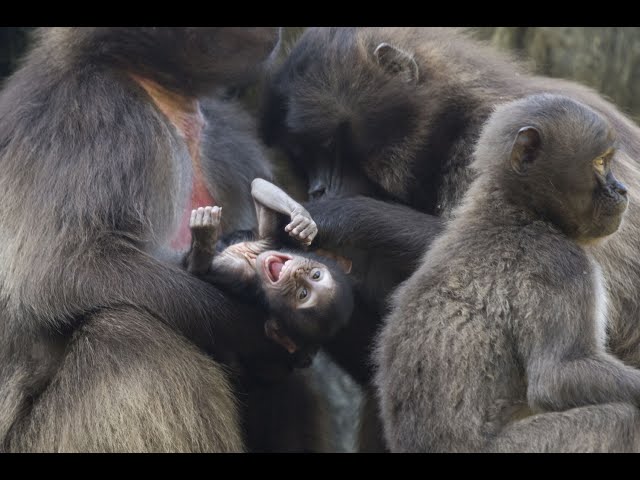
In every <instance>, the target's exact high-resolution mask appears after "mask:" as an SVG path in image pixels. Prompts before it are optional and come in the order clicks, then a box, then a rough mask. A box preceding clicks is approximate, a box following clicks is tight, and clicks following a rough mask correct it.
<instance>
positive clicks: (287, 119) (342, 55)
mask: <svg viewBox="0 0 640 480" xmlns="http://www.w3.org/2000/svg"><path fill="white" fill-rule="evenodd" d="M542 92H555V93H558V94H564V95H567V96H569V97H571V98H574V99H576V100H579V101H581V102H583V103H585V104H587V105H589V106H590V107H591V108H593V109H594V110H596V111H598V112H599V113H600V114H602V115H603V116H604V117H606V118H607V120H608V121H609V122H610V123H611V124H612V125H613V127H614V129H615V130H616V132H617V134H618V150H617V151H618V154H617V159H616V164H617V175H618V177H619V178H620V179H621V181H622V182H623V183H624V184H625V185H627V186H628V187H629V189H630V194H629V195H628V196H629V207H628V211H627V213H626V221H625V222H624V224H623V225H622V227H621V228H620V230H619V231H618V232H617V234H616V235H614V236H613V238H611V239H610V240H609V241H608V242H607V246H606V248H605V247H598V246H596V247H595V248H594V249H593V255H594V256H595V257H596V258H597V259H598V262H599V264H600V265H601V267H602V269H603V273H604V275H605V277H606V278H607V279H608V280H609V281H608V288H609V292H608V293H609V317H610V332H609V336H608V346H609V348H610V349H611V351H613V352H614V353H615V354H616V355H617V356H619V357H620V358H622V359H623V360H624V361H625V362H628V363H629V364H631V365H634V366H635V367H638V368H640V325H639V324H638V322H639V320H638V319H640V257H639V256H638V255H636V254H635V252H638V251H640V231H639V230H640V210H639V209H638V205H639V201H640V199H639V198H638V192H640V174H639V173H638V172H639V170H638V163H637V160H636V159H637V158H640V130H639V129H638V127H637V126H636V125H635V124H634V123H633V122H631V121H630V120H629V119H627V118H626V117H625V116H624V115H623V114H622V113H620V112H619V111H618V110H617V108H616V107H615V106H613V105H612V104H610V103H609V102H607V101H605V100H603V99H602V98H601V97H600V96H599V95H598V94H597V93H595V92H593V91H592V90H590V89H588V88H586V87H583V86H581V85H578V84H576V83H572V82H568V81H564V80H560V79H550V78H543V77H539V76H535V75H532V74H531V73H530V72H529V71H528V69H527V68H525V67H524V66H522V65H520V64H518V63H517V62H516V61H514V59H513V58H511V57H509V56H507V55H506V54H504V53H501V52H497V51H496V50H495V49H492V48H490V47H488V46H487V45H485V44H484V43H481V42H479V41H477V40H474V39H473V38H472V37H471V36H470V35H468V34H467V33H466V32H465V31H464V30H462V29H455V28H413V27H398V28H393V27H366V28H365V27H362V28H347V27H341V28H309V29H307V30H306V31H305V32H304V34H303V35H302V36H301V38H300V39H299V41H298V42H297V44H296V45H295V47H294V48H293V49H292V51H291V53H290V55H289V56H288V58H287V59H286V60H285V62H284V63H283V64H282V66H281V67H280V69H279V70H278V71H277V72H275V74H274V75H273V78H272V79H271V81H270V83H269V84H268V88H267V91H266V94H265V106H264V110H263V115H262V127H261V129H262V132H263V136H264V139H265V141H266V142H267V143H268V144H270V145H273V146H278V147H280V148H282V149H283V150H284V151H285V152H287V154H288V157H289V158H291V160H292V161H293V163H294V164H295V165H296V166H297V167H298V170H299V171H301V172H302V173H303V175H304V176H305V177H306V179H307V181H308V187H309V193H310V195H311V196H312V197H328V196H334V197H336V196H337V197H340V196H349V195H355V194H364V195H369V196H375V197H377V198H379V199H382V200H385V199H389V198H392V199H394V200H396V201H398V202H400V203H403V204H405V205H408V206H410V207H412V208H415V209H418V210H420V211H422V212H425V213H429V214H435V215H441V216H443V217H448V216H450V214H451V211H452V209H453V207H455V206H456V205H457V203H458V202H459V199H460V198H461V197H462V195H463V194H464V193H465V192H466V190H467V188H468V186H469V184H470V182H471V180H472V178H473V174H472V171H471V170H470V169H469V167H468V166H469V163H470V162H471V157H472V152H473V147H474V145H475V142H476V141H477V139H478V136H479V133H480V129H481V127H482V125H483V124H484V122H485V121H486V119H487V118H488V117H489V115H490V114H491V112H492V111H493V109H494V107H495V106H496V105H499V104H502V103H504V102H508V101H510V100H514V99H517V98H522V97H524V96H527V95H529V94H534V93H542ZM307 209H308V210H309V211H310V213H311V214H312V215H313V217H314V219H315V220H316V222H317V223H318V225H319V227H320V222H321V219H320V217H319V216H318V214H317V213H316V212H315V211H313V210H312V209H310V208H309V207H308V206H307ZM365 246H366V244H363V247H365ZM372 318H373V317H372ZM349 331H350V330H345V331H344V332H343V334H341V335H338V336H337V337H336V339H335V341H336V342H339V341H340V340H341V339H342V338H343V336H344V335H345V334H346V333H348V332H349ZM344 345H346V346H347V348H348V346H349V345H350V343H349V342H345V343H344ZM363 351H366V350H363ZM341 353H342V354H343V356H346V355H348V352H341Z"/></svg>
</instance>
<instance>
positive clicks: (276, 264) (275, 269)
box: [269, 259, 284, 280]
mask: <svg viewBox="0 0 640 480" xmlns="http://www.w3.org/2000/svg"><path fill="white" fill-rule="evenodd" d="M282 267H284V263H283V262H282V260H280V259H278V260H275V261H273V262H271V263H270V264H269V272H270V273H271V276H272V277H273V278H274V279H275V280H278V279H279V278H280V271H281V270H282Z"/></svg>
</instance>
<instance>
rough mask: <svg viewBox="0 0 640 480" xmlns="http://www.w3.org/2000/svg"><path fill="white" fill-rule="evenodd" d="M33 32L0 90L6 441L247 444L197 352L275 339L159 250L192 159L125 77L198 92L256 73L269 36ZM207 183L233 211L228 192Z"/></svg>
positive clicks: (99, 446)
mask: <svg viewBox="0 0 640 480" xmlns="http://www.w3.org/2000/svg"><path fill="white" fill-rule="evenodd" d="M38 37H39V38H38V40H37V42H36V44H35V46H34V48H33V49H32V50H31V52H30V53H29V54H28V56H27V57H26V59H25V61H24V62H23V65H22V67H21V68H20V69H19V70H18V71H17V72H16V73H15V74H14V75H13V76H12V77H11V78H9V79H8V80H7V83H6V84H5V86H4V89H3V90H2V92H1V93H0V171H1V173H0V265H1V268H0V303H1V307H2V318H1V320H0V449H4V450H10V451H16V450H17V451H26V450H28V451H242V450H243V449H244V445H243V440H242V438H241V426H240V421H239V419H238V415H237V412H236V401H235V398H234V394H233V392H232V390H231V387H230V385H229V383H228V382H227V379H226V373H225V371H224V370H223V368H222V367H221V366H220V364H219V363H217V362H216V361H214V360H212V358H211V357H208V356H205V355H204V352H207V353H209V354H210V355H213V357H214V358H223V359H226V358H228V357H229V356H234V357H236V356H237V357H242V356H243V355H245V354H250V355H251V356H256V355H259V354H260V352H261V351H262V350H269V349H271V348H275V347H272V346H271V345H270V344H269V343H268V342H267V340H266V339H265V338H264V335H263V333H262V325H261V324H260V321H259V319H260V313H259V312H255V311H253V310H252V309H250V308H248V307H247V306H243V305H238V304H237V303H236V302H233V301H232V300H231V299H228V298H226V296H225V295H223V294H222V293H221V292H220V291H218V290H217V289H215V288H214V287H212V286H210V285H207V284H205V283H203V282H201V281H200V280H198V279H196V278H194V277H192V276H190V275H188V274H187V273H186V272H183V271H182V270H181V268H180V267H179V266H178V265H177V258H178V256H175V259H174V256H173V252H169V253H170V255H168V256H164V254H163V252H167V250H168V249H167V244H168V240H169V238H170V236H171V234H172V233H173V232H174V231H175V229H176V227H177V225H178V222H179V220H180V215H181V212H184V211H185V209H186V208H189V209H190V208H191V206H190V205H186V204H187V203H188V200H187V198H186V197H187V194H188V192H189V191H190V184H191V183H192V181H193V179H192V176H193V169H192V163H191V158H190V155H189V153H188V151H187V144H186V142H185V140H184V139H183V137H182V136H181V135H180V133H179V132H178V130H177V129H176V128H175V126H174V124H172V123H171V122H170V121H169V119H168V118H167V117H166V116H165V115H164V114H163V113H162V111H161V110H160V109H159V108H158V106H157V105H156V104H155V103H154V102H153V101H152V99H151V97H150V96H149V95H148V93H147V92H146V91H145V89H144V88H142V87H141V86H140V85H139V84H138V83H136V81H134V79H133V78H132V77H131V75H130V74H135V75H137V76H138V77H143V78H148V79H150V80H154V81H155V82H157V84H159V85H160V86H161V87H163V88H164V89H166V90H167V91H169V92H172V93H174V94H176V95H179V96H181V97H182V98H185V99H187V100H190V99H191V100H197V99H198V98H200V97H202V96H203V95H207V94H208V93H210V92H213V91H214V90H215V89H216V88H217V87H218V86H220V85H224V84H235V83H237V82H244V81H247V80H248V79H250V78H251V77H253V76H254V74H255V73H256V72H257V71H258V68H259V65H260V63H261V62H262V61H263V60H264V59H265V58H267V56H268V55H269V53H270V51H271V49H272V48H273V46H274V45H275V43H276V41H277V38H276V37H277V35H276V34H275V31H274V29H271V28H217V27H210V28H209V27H207V28H195V27H194V28H190V27H170V28H169V27H166V28H157V27H143V28H134V27H86V28H67V27H64V28H63V27H60V28H50V29H42V30H40V31H39V32H38ZM218 108H220V109H224V107H221V106H219V107H218ZM222 116H223V117H224V114H223V115H222ZM205 148H206V147H205ZM202 168H203V170H204V171H205V172H206V171H207V169H213V170H212V171H209V172H208V173H205V175H206V176H207V178H208V180H209V183H210V185H208V186H209V187H210V189H212V188H214V189H215V188H216V187H219V186H220V184H219V183H218V181H217V180H216V178H217V177H216V175H221V177H222V178H225V179H227V178H232V177H231V176H233V175H234V174H239V171H240V170H242V174H243V175H247V176H248V175H254V173H255V172H253V171H251V172H249V171H245V170H244V168H245V167H244V166H238V165H234V166H233V170H232V172H235V173H232V172H229V173H228V174H227V173H224V172H222V171H218V170H216V169H217V168H218V167H217V166H216V165H215V162H210V163H207V162H206V161H204V160H203V167H202ZM220 168H221V169H224V170H225V172H226V169H227V168H228V167H227V166H222V167H220ZM255 168H256V170H260V169H261V168H262V167H260V166H257V167H255ZM226 175H230V176H229V177H226ZM239 178H241V177H239ZM205 181H206V180H205ZM234 188H235V187H234ZM211 193H212V194H213V195H215V196H216V197H217V199H218V201H219V202H220V204H221V205H224V206H226V199H225V198H224V195H226V192H224V191H223V190H221V192H216V191H213V192H211ZM248 194H249V190H248V185H247V197H248V200H249V201H251V200H250V197H249V195H248ZM231 200H232V201H233V202H234V204H235V203H236V202H237V200H238V199H237V198H236V197H232V199H231ZM238 203H240V202H238ZM236 218H237V219H238V220H239V221H240V220H241V219H242V220H243V221H244V220H245V217H243V214H241V213H238V217H236ZM247 221H252V219H251V217H250V218H249V219H248V220H247ZM174 260H175V261H176V263H175V264H174V263H173V262H174ZM196 346H197V347H200V348H202V349H203V353H201V352H200V351H199V350H198V349H197V348H196Z"/></svg>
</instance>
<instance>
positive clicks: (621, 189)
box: [612, 180, 627, 195]
mask: <svg viewBox="0 0 640 480" xmlns="http://www.w3.org/2000/svg"><path fill="white" fill-rule="evenodd" d="M612 188H613V189H614V190H615V192H616V193H619V194H620V195H626V194H627V187H625V186H624V185H623V184H622V183H620V182H619V181H617V180H616V181H615V182H613V185H612Z"/></svg>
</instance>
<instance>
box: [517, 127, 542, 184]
mask: <svg viewBox="0 0 640 480" xmlns="http://www.w3.org/2000/svg"><path fill="white" fill-rule="evenodd" d="M541 144H542V142H541V140H540V132H539V131H538V129H536V128H535V127H522V128H521V129H520V130H518V134H517V135H516V139H515V140H514V141H513V146H512V147H511V158H510V161H511V168H513V171H514V172H516V173H517V174H518V175H526V174H527V170H528V169H529V166H530V165H531V164H532V163H533V162H534V160H535V159H536V157H537V156H538V153H540V146H541Z"/></svg>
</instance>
